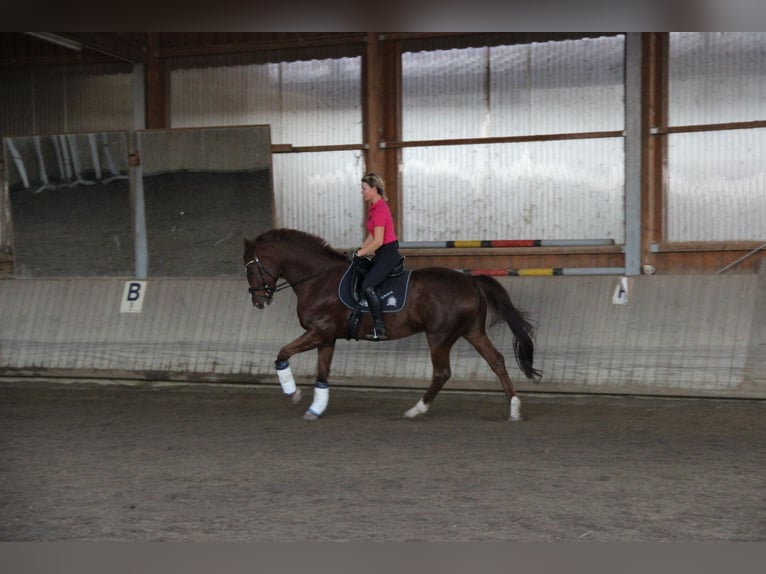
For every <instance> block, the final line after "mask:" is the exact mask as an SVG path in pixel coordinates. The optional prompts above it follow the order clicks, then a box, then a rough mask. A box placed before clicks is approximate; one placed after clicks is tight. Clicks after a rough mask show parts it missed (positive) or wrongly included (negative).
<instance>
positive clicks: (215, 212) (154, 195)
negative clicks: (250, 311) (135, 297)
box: [138, 126, 274, 278]
mask: <svg viewBox="0 0 766 574" xmlns="http://www.w3.org/2000/svg"><path fill="white" fill-rule="evenodd" d="M138 147H139V150H140V156H141V168H142V172H143V179H142V182H143V192H144V202H145V213H146V235H147V242H148V276H149V277H150V278H151V277H158V276H194V277H210V276H213V277H239V276H241V274H242V268H241V267H242V266H241V255H242V239H243V238H244V237H254V236H256V235H258V234H259V233H261V232H263V231H266V230H267V229H270V228H271V227H273V221H274V195H273V186H272V171H271V136H270V130H269V126H243V127H226V128H223V127H221V128H193V129H192V128H190V129H174V130H146V131H140V132H138Z"/></svg>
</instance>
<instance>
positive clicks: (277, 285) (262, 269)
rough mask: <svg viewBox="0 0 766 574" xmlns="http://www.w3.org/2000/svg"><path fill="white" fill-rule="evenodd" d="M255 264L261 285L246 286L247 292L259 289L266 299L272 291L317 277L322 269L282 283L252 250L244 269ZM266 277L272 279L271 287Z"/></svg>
mask: <svg viewBox="0 0 766 574" xmlns="http://www.w3.org/2000/svg"><path fill="white" fill-rule="evenodd" d="M252 264H255V267H256V269H258V274H259V275H260V276H261V285H262V287H248V289H247V292H248V293H250V295H257V294H258V293H259V292H260V291H263V293H264V294H265V295H266V299H268V300H269V301H271V299H272V297H273V296H274V293H278V292H279V291H284V290H285V289H287V288H288V287H293V286H295V285H300V284H301V283H303V282H304V281H308V280H309V279H313V278H314V277H319V276H320V275H321V274H322V273H324V271H320V272H319V273H314V274H313V275H309V276H308V277H304V278H303V279H301V280H300V281H296V282H295V283H290V282H289V281H284V282H283V283H279V279H277V278H276V277H274V276H273V275H272V274H271V273H269V270H268V269H266V268H265V267H264V266H263V265H262V264H261V260H260V259H258V256H257V255H256V254H255V250H253V258H252V259H251V260H250V261H248V262H247V263H245V269H247V268H248V267H250V265H252ZM266 277H269V278H270V279H272V280H273V281H274V286H273V287H272V286H271V285H269V284H268V283H266Z"/></svg>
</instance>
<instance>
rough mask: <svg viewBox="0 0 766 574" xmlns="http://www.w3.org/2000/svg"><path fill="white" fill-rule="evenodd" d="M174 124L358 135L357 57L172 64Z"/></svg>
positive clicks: (312, 140) (336, 138)
mask: <svg viewBox="0 0 766 574" xmlns="http://www.w3.org/2000/svg"><path fill="white" fill-rule="evenodd" d="M170 81H171V90H170V93H171V114H172V117H171V125H172V127H199V126H230V125H246V124H269V125H271V138H272V143H275V144H279V143H289V144H293V145H296V146H310V145H335V144H356V143H361V141H362V123H361V58H359V57H355V58H338V59H328V60H311V61H304V62H283V63H277V64H242V65H239V66H221V67H205V68H192V69H178V70H173V71H172V72H171V76H170Z"/></svg>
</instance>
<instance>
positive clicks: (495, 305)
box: [473, 275, 542, 379]
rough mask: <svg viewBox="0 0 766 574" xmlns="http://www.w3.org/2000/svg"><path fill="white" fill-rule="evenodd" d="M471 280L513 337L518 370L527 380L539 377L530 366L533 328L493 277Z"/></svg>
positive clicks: (483, 276)
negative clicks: (506, 325) (508, 328)
mask: <svg viewBox="0 0 766 574" xmlns="http://www.w3.org/2000/svg"><path fill="white" fill-rule="evenodd" d="M473 279H474V282H475V284H476V286H477V287H478V288H479V290H480V291H481V292H482V293H483V294H484V297H485V298H486V300H487V303H488V304H489V306H490V307H491V308H492V310H493V311H495V312H496V313H497V314H498V315H499V316H500V317H501V318H502V319H503V320H504V321H505V322H506V323H508V326H509V327H510V328H511V331H512V332H513V336H514V341H513V353H514V354H515V355H516V362H517V363H518V365H519V368H520V369H521V370H522V371H523V372H524V374H525V375H526V376H527V378H528V379H534V378H535V377H540V376H541V374H542V373H541V372H540V371H539V370H537V369H535V368H534V367H533V366H532V365H533V362H534V355H535V344H534V341H533V337H534V327H533V326H532V324H531V323H530V322H529V321H528V320H527V318H526V316H525V314H524V313H523V312H521V311H519V310H518V309H516V307H514V306H513V303H511V298H510V296H509V295H508V292H507V291H506V290H505V289H504V288H503V286H502V285H501V284H500V283H499V282H498V281H497V280H496V279H495V278H494V277H489V276H487V275H476V276H474V278H473Z"/></svg>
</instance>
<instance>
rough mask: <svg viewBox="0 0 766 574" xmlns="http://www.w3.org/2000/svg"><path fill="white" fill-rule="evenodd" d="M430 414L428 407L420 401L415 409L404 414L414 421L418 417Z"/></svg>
mask: <svg viewBox="0 0 766 574" xmlns="http://www.w3.org/2000/svg"><path fill="white" fill-rule="evenodd" d="M427 412H428V405H427V404H425V403H424V402H423V399H420V400H419V401H418V402H417V403H416V404H415V406H414V407H412V408H411V409H410V410H408V411H407V412H406V413H404V416H405V417H407V418H410V419H414V418H415V417H416V416H418V415H424V414H426V413H427Z"/></svg>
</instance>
